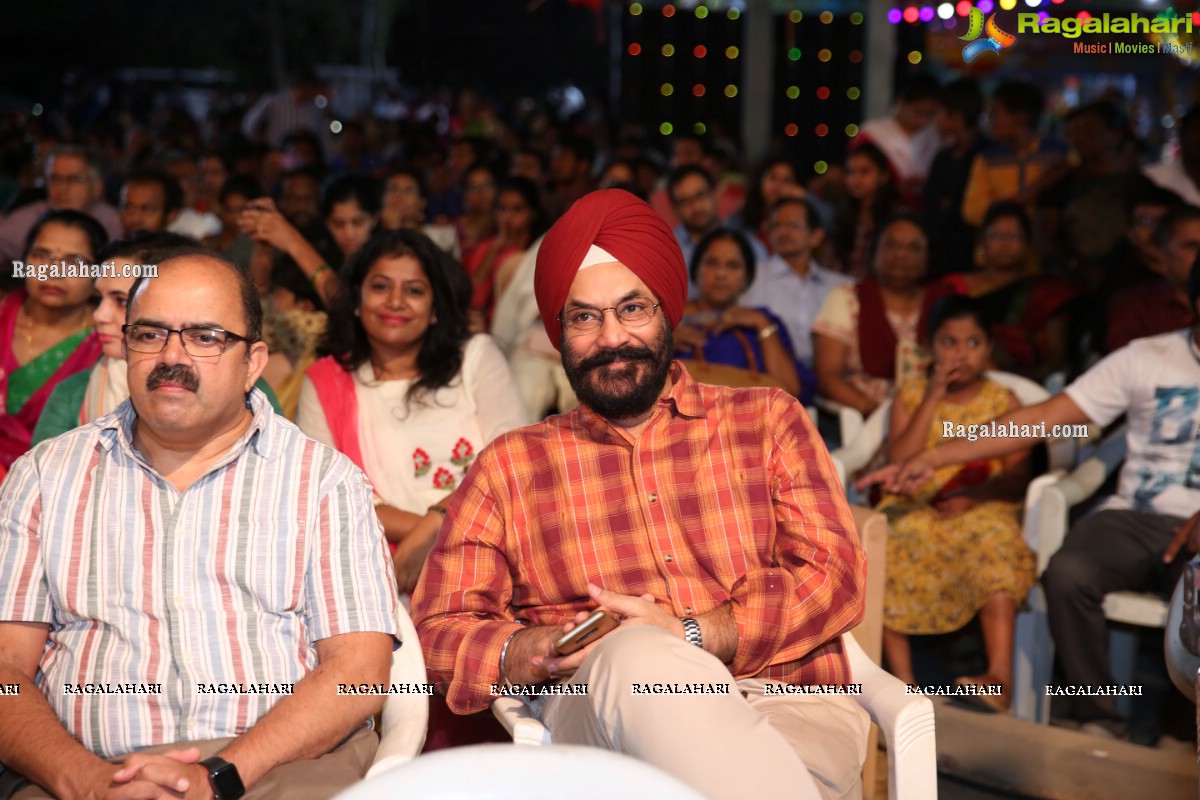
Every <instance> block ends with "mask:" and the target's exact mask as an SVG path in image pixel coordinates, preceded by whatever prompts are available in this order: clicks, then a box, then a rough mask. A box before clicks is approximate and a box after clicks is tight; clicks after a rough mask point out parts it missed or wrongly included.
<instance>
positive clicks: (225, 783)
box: [204, 759, 246, 800]
mask: <svg viewBox="0 0 1200 800" xmlns="http://www.w3.org/2000/svg"><path fill="white" fill-rule="evenodd" d="M210 762H217V763H210ZM204 765H205V766H206V767H208V777H209V781H210V782H211V783H212V789H213V794H215V795H216V796H217V798H218V800H238V798H239V797H241V796H242V795H244V794H245V793H246V787H245V786H243V785H242V776H241V775H239V774H238V771H237V767H235V766H234V765H233V764H230V763H229V762H228V761H223V760H221V759H208V760H206V761H205V762H204Z"/></svg>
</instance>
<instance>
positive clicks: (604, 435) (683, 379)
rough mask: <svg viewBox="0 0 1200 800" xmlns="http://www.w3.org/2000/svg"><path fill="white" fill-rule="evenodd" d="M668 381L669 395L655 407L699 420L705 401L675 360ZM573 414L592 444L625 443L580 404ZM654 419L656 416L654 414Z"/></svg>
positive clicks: (599, 418)
mask: <svg viewBox="0 0 1200 800" xmlns="http://www.w3.org/2000/svg"><path fill="white" fill-rule="evenodd" d="M668 380H670V381H671V391H670V392H669V393H668V394H667V396H666V397H662V398H659V400H658V401H657V405H658V406H660V407H665V408H666V409H667V413H668V414H671V415H672V416H678V417H684V418H687V419H702V418H703V417H704V414H705V412H704V399H703V398H702V397H701V396H700V388H699V386H698V385H697V384H696V381H694V380H692V376H691V375H689V374H688V371H687V370H686V369H684V368H683V364H682V363H680V362H679V361H678V360H676V361H672V362H671V370H670V373H669V374H668ZM572 414H578V416H577V417H576V418H575V419H576V420H577V421H578V424H579V426H580V427H581V428H582V429H583V430H584V432H585V433H586V434H587V436H588V437H589V438H590V439H592V441H595V442H604V441H609V440H610V439H612V440H615V441H621V442H623V441H625V439H624V437H622V436H620V435H615V436H614V433H613V430H612V423H610V422H609V421H608V418H607V417H602V416H600V414H598V413H596V412H595V411H593V410H592V409H590V408H588V407H587V406H585V405H582V404H581V405H580V406H579V407H578V408H577V409H576V411H575V412H572ZM655 416H656V417H657V416H658V413H657V412H656V413H655Z"/></svg>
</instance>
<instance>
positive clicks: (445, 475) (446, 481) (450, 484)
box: [433, 467, 458, 489]
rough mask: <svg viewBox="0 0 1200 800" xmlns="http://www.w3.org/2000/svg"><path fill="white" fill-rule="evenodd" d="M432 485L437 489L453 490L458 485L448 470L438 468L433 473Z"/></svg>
mask: <svg viewBox="0 0 1200 800" xmlns="http://www.w3.org/2000/svg"><path fill="white" fill-rule="evenodd" d="M433 485H434V486H436V487H437V488H439V489H453V488H454V487H455V486H457V485H458V479H457V478H455V477H454V473H453V472H451V471H450V470H448V469H446V468H445V467H438V468H437V472H435V473H433Z"/></svg>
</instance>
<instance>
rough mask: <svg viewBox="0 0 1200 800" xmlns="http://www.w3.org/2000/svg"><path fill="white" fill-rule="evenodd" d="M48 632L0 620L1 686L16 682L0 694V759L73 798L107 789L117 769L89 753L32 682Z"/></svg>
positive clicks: (38, 625) (58, 793)
mask: <svg viewBox="0 0 1200 800" xmlns="http://www.w3.org/2000/svg"><path fill="white" fill-rule="evenodd" d="M49 632H50V626H49V625H47V624H44V623H37V622H0V685H13V684H15V685H16V686H17V687H18V689H17V691H18V692H19V694H7V695H5V696H4V697H3V698H0V763H2V764H4V766H6V767H8V768H9V769H12V770H14V771H16V772H18V773H20V774H21V775H23V776H25V778H27V779H28V780H29V781H30V782H32V783H34V784H37V785H38V786H41V787H43V788H45V789H47V790H49V791H50V792H52V793H53V794H54V795H55V796H56V797H64V798H72V797H78V796H82V795H83V794H84V792H85V791H86V789H87V788H88V787H107V786H108V783H109V779H110V777H111V776H112V774H113V773H114V772H115V771H116V767H114V766H112V765H111V764H109V763H107V762H105V761H104V760H103V759H101V758H100V757H99V756H96V755H94V754H93V753H90V752H88V751H87V750H86V749H85V748H84V747H83V745H81V744H80V743H79V742H78V741H77V740H76V739H75V737H74V736H72V735H71V734H70V733H69V732H68V731H67V729H66V728H64V727H63V724H62V722H60V721H59V719H58V716H57V715H56V714H55V713H54V709H52V708H51V707H50V703H49V702H47V700H46V696H45V695H44V694H42V691H41V689H39V688H38V687H37V686H36V685H34V676H35V675H36V674H37V670H38V663H39V662H40V660H41V657H42V652H43V651H44V650H45V649H46V638H47V636H48V635H49Z"/></svg>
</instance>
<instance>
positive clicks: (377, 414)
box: [296, 334, 529, 514]
mask: <svg viewBox="0 0 1200 800" xmlns="http://www.w3.org/2000/svg"><path fill="white" fill-rule="evenodd" d="M414 380H415V379H411V380H398V381H377V380H375V372H374V369H373V368H372V367H371V363H370V362H369V361H368V362H366V363H364V364H363V365H362V366H361V367H359V368H358V369H357V370H356V371H355V374H354V388H355V394H356V399H357V401H358V442H359V447H360V448H361V450H362V457H363V467H365V468H366V472H367V476H368V477H370V479H371V483H373V484H374V485H375V493H376V494H377V495H379V497H381V498H382V499H383V501H384V502H385V503H387V504H388V505H389V506H392V507H394V508H398V509H400V510H402V511H409V512H411V513H414V514H424V513H425V510H426V509H427V508H429V506H431V505H434V504H435V503H438V502H440V501H442V500H444V499H445V498H446V496H447V495H448V494H449V493H450V492H451V491H453V490H454V489H455V488H456V487H457V486H458V484H459V483H461V482H462V479H463V476H464V475H466V472H467V469H468V468H469V467H470V466H471V464H473V463H474V462H475V458H476V457H477V456H478V455H479V453H480V451H481V450H483V448H484V447H485V446H486V445H487V444H488V443H489V442H491V441H492V439H495V438H496V437H497V436H499V435H500V434H502V433H504V432H505V431H509V430H512V429H513V428H519V427H521V426H522V425H527V424H529V417H528V415H527V414H526V413H525V407H524V403H523V402H522V400H521V395H520V393H519V392H518V391H517V386H516V383H515V382H514V381H513V378H512V374H511V373H510V372H509V370H508V362H507V361H505V360H504V354H503V353H501V352H500V348H498V347H497V346H496V343H495V342H493V341H492V339H491V337H490V336H487V335H485V334H478V335H475V336H472V337H471V338H470V339H469V340H468V341H467V343H466V345H465V347H464V348H463V366H462V369H461V370H460V371H459V374H458V377H457V378H455V379H454V380H453V381H451V383H450V385H449V386H445V387H443V388H441V389H439V390H437V392H435V393H434V394H433V396H432V397H430V396H428V395H426V397H425V399H424V400H423V401H422V400H417V401H415V402H413V403H409V402H407V398H406V394H407V393H408V389H409V387H410V386H411V385H412V384H413V382H414ZM296 421H297V423H298V424H299V426H300V429H301V430H303V431H304V432H305V433H307V434H308V435H309V436H311V437H312V438H314V439H316V440H317V441H319V442H323V443H325V444H328V445H330V446H333V434H332V433H330V429H329V423H328V422H327V420H326V418H325V411H324V409H323V408H322V407H321V403H320V400H319V399H318V398H317V391H316V389H315V388H314V387H313V385H312V381H310V380H309V379H308V378H307V377H306V378H305V379H304V383H303V385H302V386H301V388H300V404H299V412H298V414H297V418H296Z"/></svg>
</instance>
